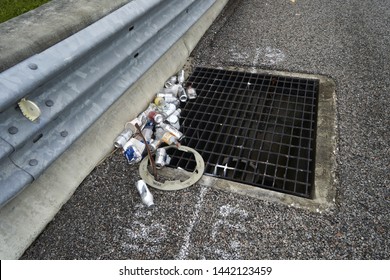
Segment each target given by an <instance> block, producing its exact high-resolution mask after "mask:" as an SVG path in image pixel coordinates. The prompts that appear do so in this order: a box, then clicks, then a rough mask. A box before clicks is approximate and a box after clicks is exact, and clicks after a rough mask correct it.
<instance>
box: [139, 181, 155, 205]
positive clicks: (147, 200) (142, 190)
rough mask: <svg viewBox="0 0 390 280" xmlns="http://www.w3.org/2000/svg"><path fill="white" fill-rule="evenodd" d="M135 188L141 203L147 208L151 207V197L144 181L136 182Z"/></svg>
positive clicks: (152, 203)
mask: <svg viewBox="0 0 390 280" xmlns="http://www.w3.org/2000/svg"><path fill="white" fill-rule="evenodd" d="M136 187H137V190H138V192H139V194H140V196H141V200H142V203H143V204H145V205H146V206H148V207H151V206H153V205H154V202H153V195H152V193H151V192H150V191H149V189H148V186H147V185H146V184H145V182H144V180H138V181H137V183H136Z"/></svg>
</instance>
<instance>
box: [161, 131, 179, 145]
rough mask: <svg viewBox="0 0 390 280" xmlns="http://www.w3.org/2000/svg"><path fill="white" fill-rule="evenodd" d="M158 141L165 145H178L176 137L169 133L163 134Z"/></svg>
mask: <svg viewBox="0 0 390 280" xmlns="http://www.w3.org/2000/svg"><path fill="white" fill-rule="evenodd" d="M160 140H161V141H162V142H164V143H165V144H167V145H179V142H178V141H177V138H176V136H174V135H172V133H170V132H165V133H164V134H163V136H162V137H161V139H160Z"/></svg>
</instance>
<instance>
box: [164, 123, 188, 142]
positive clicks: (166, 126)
mask: <svg viewBox="0 0 390 280" xmlns="http://www.w3.org/2000/svg"><path fill="white" fill-rule="evenodd" d="M159 125H160V127H161V128H162V129H164V130H165V131H166V132H169V133H171V134H172V135H173V136H175V137H176V138H177V139H178V140H179V141H180V140H181V139H182V138H183V137H184V135H183V133H181V132H180V131H179V130H178V129H176V128H174V127H173V126H172V125H170V124H167V123H160V124H159Z"/></svg>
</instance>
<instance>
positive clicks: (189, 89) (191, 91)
mask: <svg viewBox="0 0 390 280" xmlns="http://www.w3.org/2000/svg"><path fill="white" fill-rule="evenodd" d="M187 95H188V99H195V98H196V97H197V96H198V95H197V94H196V90H195V89H194V88H193V87H191V86H188V87H187Z"/></svg>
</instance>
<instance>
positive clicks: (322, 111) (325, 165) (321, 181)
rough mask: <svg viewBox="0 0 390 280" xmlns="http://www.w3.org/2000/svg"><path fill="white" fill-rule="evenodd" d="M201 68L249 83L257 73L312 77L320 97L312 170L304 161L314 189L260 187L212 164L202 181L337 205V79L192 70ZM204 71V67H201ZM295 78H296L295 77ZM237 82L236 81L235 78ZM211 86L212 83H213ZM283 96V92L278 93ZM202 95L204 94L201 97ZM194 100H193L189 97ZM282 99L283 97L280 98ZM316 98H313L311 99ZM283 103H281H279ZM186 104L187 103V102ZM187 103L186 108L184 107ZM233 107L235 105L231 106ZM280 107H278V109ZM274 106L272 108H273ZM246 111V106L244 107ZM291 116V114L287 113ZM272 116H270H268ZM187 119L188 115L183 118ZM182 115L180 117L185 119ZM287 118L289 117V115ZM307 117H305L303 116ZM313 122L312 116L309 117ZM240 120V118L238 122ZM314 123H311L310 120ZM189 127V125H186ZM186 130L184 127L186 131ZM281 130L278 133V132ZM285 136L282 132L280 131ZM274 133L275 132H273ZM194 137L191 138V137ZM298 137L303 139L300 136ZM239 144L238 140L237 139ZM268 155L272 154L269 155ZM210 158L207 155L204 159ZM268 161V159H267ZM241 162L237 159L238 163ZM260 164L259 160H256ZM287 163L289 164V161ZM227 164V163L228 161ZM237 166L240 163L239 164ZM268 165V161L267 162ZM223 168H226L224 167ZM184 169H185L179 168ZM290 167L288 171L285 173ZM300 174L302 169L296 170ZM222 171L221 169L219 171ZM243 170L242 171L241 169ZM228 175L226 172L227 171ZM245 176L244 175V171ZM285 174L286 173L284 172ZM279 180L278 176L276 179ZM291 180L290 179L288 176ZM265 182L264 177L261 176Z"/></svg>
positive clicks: (295, 201) (313, 205) (294, 202)
mask: <svg viewBox="0 0 390 280" xmlns="http://www.w3.org/2000/svg"><path fill="white" fill-rule="evenodd" d="M199 69H205V70H204V71H207V70H210V71H211V73H212V71H216V72H217V73H218V72H221V73H225V74H226V72H228V73H233V74H240V75H241V77H249V80H248V81H249V82H248V86H250V84H251V83H250V78H251V77H252V78H253V77H255V76H256V75H263V76H269V77H271V78H272V77H276V78H278V77H279V78H281V80H282V81H284V82H285V81H296V80H310V81H314V84H315V85H316V86H318V97H315V98H314V99H315V103H316V104H314V106H316V107H317V108H316V110H315V111H316V112H314V115H315V114H316V115H317V116H316V118H317V125H316V126H315V122H314V127H312V129H311V130H312V131H314V132H312V133H314V135H315V139H314V140H315V141H313V142H312V143H314V144H315V147H312V148H310V150H312V152H313V153H315V156H314V155H313V157H312V160H313V161H315V163H314V162H313V164H312V167H311V168H312V169H311V171H310V168H309V167H308V166H307V165H310V164H306V165H304V166H305V168H303V169H307V170H308V172H307V174H306V175H305V176H307V177H308V178H309V177H310V173H313V174H312V175H314V176H311V177H310V178H309V179H308V180H309V181H310V185H311V188H312V189H311V190H309V192H308V191H307V188H306V190H305V189H304V188H301V189H302V193H298V195H299V196H300V197H299V196H297V194H292V192H290V193H289V190H288V188H287V191H286V190H283V189H282V190H281V191H282V192H279V191H275V189H273V188H272V187H269V188H267V187H266V186H265V187H266V188H264V187H259V186H258V185H257V186H254V185H253V184H248V183H247V182H244V181H241V180H233V181H232V180H231V179H228V178H223V176H218V174H217V173H214V174H210V173H211V170H210V166H209V170H208V172H206V173H209V174H210V175H211V176H210V175H207V174H206V175H204V176H203V177H202V179H201V180H200V182H199V183H200V184H202V185H206V186H211V187H215V188H217V189H221V190H226V191H230V192H234V193H239V194H243V195H247V196H250V197H255V198H260V199H266V200H269V201H276V202H281V203H283V204H287V205H289V206H296V207H300V208H306V209H309V210H312V211H316V212H322V211H324V210H326V209H331V208H333V207H334V204H335V196H336V191H335V185H336V177H335V170H336V160H335V154H336V149H337V148H336V147H337V145H336V131H337V126H336V108H335V104H336V95H335V83H334V82H333V80H332V79H330V78H328V77H326V76H321V75H311V74H301V73H292V72H282V71H267V70H257V69H253V68H248V69H246V68H237V67H234V68H233V67H223V68H211V67H201V68H198V69H197V70H192V71H191V73H190V76H191V74H192V73H193V71H199ZM201 71H202V70H201ZM294 79H295V80H294ZM192 82H193V83H194V87H195V88H196V87H197V84H196V79H195V80H194V81H192ZM233 83H234V81H233ZM211 86H213V85H212V84H211ZM279 96H280V95H279ZM201 98H202V97H201ZM189 102H192V101H189ZM279 102H280V100H279ZM311 102H314V101H311ZM296 103H298V105H299V103H300V102H296V101H295V103H294V104H295V105H294V106H295V107H297V106H298V105H296ZM278 104H280V103H278ZM186 106H187V105H186ZM185 108H186V107H184V111H185ZM231 108H232V106H231ZM279 109H280V108H278V110H279ZM271 110H272V108H271ZM244 111H245V110H244ZM244 111H243V113H242V114H243V115H241V116H240V117H239V118H238V119H240V118H241V119H242V118H243V117H242V116H244V115H245V112H244ZM287 117H291V116H287ZM268 118H269V117H268ZM183 119H184V122H185V117H184V118H183ZM183 119H181V121H183ZM286 119H287V118H286ZM291 119H292V120H294V119H295V116H293V117H292V118H291ZM304 121H305V120H304ZM309 122H310V120H309ZM238 123H239V122H238ZM205 124H206V125H207V123H203V124H201V125H203V126H204V125H205ZM300 126H302V124H300ZM310 126H312V124H310ZM306 128H307V126H304V127H303V129H306ZM185 129H186V126H185V124H184V128H183V130H185ZM187 129H188V127H187ZM274 130H275V129H274ZM184 133H185V131H184ZM277 134H278V133H277ZM279 134H281V135H282V136H283V133H279ZM272 137H274V136H272ZM190 141H191V140H190ZM299 141H302V140H301V139H300V140H299ZM235 144H237V143H235ZM303 145H308V146H309V147H310V143H309V142H307V143H306V142H305V143H304V144H303ZM267 157H268V158H269V155H267ZM207 160H208V159H205V162H206V161H207ZM267 162H268V159H267ZM237 164H238V163H237ZM255 164H257V163H255ZM286 165H287V164H286ZM226 166H227V165H226ZM236 166H237V165H236ZM265 166H266V168H267V167H268V165H265ZM214 167H215V168H216V169H215V170H217V169H218V168H219V167H220V166H219V165H217V164H215V165H214ZM297 169H299V171H304V170H302V168H300V167H297ZM222 171H223V170H222ZM180 172H183V171H180ZM272 172H274V171H272ZM286 172H287V171H285V173H286ZM164 173H166V174H169V175H171V176H172V175H175V174H177V173H178V171H177V170H175V169H172V168H166V169H165V170H164ZM296 173H297V174H298V173H299V172H298V171H296ZM219 174H220V173H219ZM240 174H241V173H240ZM275 174H276V169H275ZM225 175H226V174H225ZM241 176H244V175H241ZM294 176H295V178H297V177H298V175H294ZM285 177H286V175H285ZM276 180H279V179H276ZM287 181H288V180H287ZM260 182H262V183H263V184H264V178H263V179H262V180H261V179H260ZM282 183H283V186H284V185H286V186H289V184H290V185H291V184H292V183H289V182H287V183H289V184H287V183H285V182H282ZM297 185H299V186H301V187H302V186H303V187H307V186H305V184H304V183H302V182H300V183H299V184H295V183H294V189H296V188H297V187H296V186H297Z"/></svg>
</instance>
